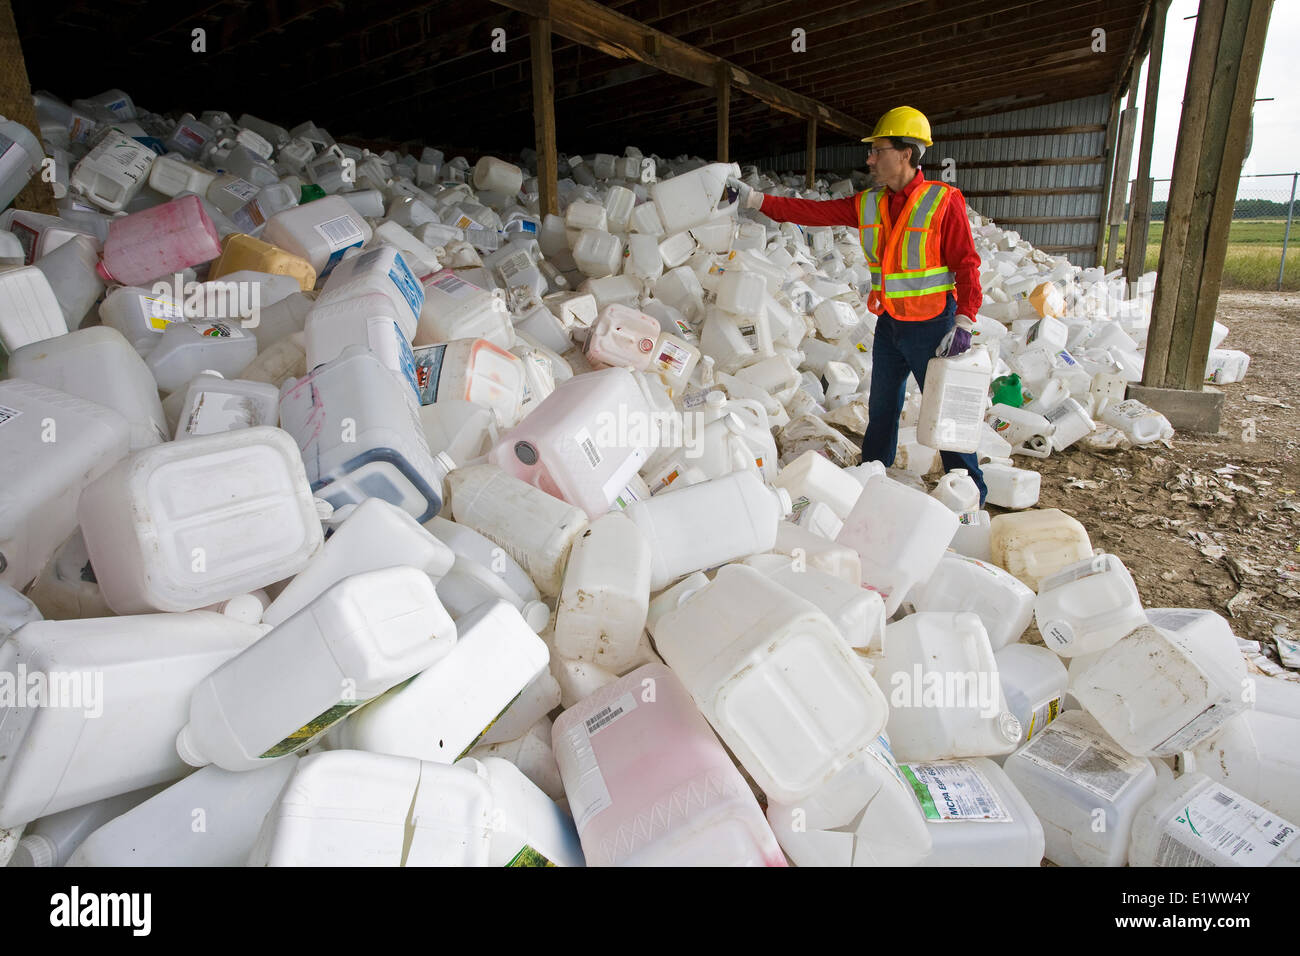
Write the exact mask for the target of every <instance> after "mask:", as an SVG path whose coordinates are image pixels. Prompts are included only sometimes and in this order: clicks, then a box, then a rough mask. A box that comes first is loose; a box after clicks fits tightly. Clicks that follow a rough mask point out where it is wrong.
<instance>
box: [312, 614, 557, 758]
mask: <svg viewBox="0 0 1300 956" xmlns="http://www.w3.org/2000/svg"><path fill="white" fill-rule="evenodd" d="M455 635H456V640H455V644H454V645H452V646H451V647H450V648H449V649H448V650H447V651H446V653H445V654H444V655H443V656H442V657H441V658H440V659H439V660H437V661H435V662H434V663H433V664H432V665H431V666H429V667H427V668H425V669H423V672H422V673H420V674H417V675H416V676H415V677H414V679H413V680H410V681H408V682H405V683H403V684H402V685H400V686H398V687H394V688H393V689H392V690H390V691H388V692H387V693H386V694H384V695H382V696H381V697H379V698H378V699H377V700H374V701H372V702H371V703H370V704H368V705H367V706H366V707H365V708H364V709H362V710H360V711H358V712H357V713H355V714H353V715H352V716H351V717H349V718H348V719H347V721H346V722H345V723H343V724H342V725H340V726H339V727H338V728H337V729H336V731H335V732H334V733H333V734H332V735H331V736H332V738H333V739H334V741H335V742H336V743H337V745H338V746H339V747H340V748H341V749H345V750H368V751H371V752H373V753H389V754H397V755H400V756H405V757H418V758H419V759H421V760H429V761H432V762H434V763H453V762H455V761H456V760H459V759H460V758H461V757H463V756H465V755H466V754H467V753H469V751H471V750H472V749H474V747H475V746H476V745H477V744H478V742H479V740H480V739H481V738H482V737H483V735H484V734H485V733H486V732H487V730H488V728H490V727H491V726H492V724H493V723H494V722H495V721H496V720H497V718H498V717H500V716H501V714H502V713H504V712H505V711H506V709H507V708H508V707H509V706H510V704H511V702H512V701H513V700H514V699H515V698H516V697H518V696H519V694H520V693H522V692H523V690H524V688H526V687H527V686H528V685H529V684H530V683H531V682H532V681H533V680H534V679H535V678H536V677H538V676H539V675H540V674H542V673H544V672H545V671H546V666H547V663H548V661H549V660H550V655H549V652H548V650H547V647H546V644H545V643H543V641H542V639H541V638H539V637H538V636H537V635H536V634H535V633H534V632H533V630H532V628H530V627H529V626H528V624H527V623H526V622H525V621H524V619H523V618H522V617H521V616H520V615H519V612H518V611H517V610H515V609H514V608H513V607H511V606H510V605H509V604H508V603H506V602H505V601H493V602H489V603H485V604H482V605H480V606H479V607H478V608H475V609H474V610H473V611H471V612H470V613H469V614H466V615H463V616H462V617H461V618H460V619H459V620H458V621H457V622H456V625H455Z"/></svg>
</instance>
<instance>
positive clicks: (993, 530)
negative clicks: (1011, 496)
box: [989, 508, 1092, 591]
mask: <svg viewBox="0 0 1300 956" xmlns="http://www.w3.org/2000/svg"><path fill="white" fill-rule="evenodd" d="M989 547H990V549H991V550H992V552H993V563H994V564H996V565H997V566H998V567H1001V568H1005V569H1006V570H1008V571H1010V572H1011V573H1012V574H1014V575H1015V576H1016V577H1018V578H1019V579H1020V580H1021V581H1024V582H1025V584H1027V585H1029V587H1030V588H1032V589H1034V590H1035V591H1037V590H1038V582H1039V581H1041V580H1043V579H1044V578H1047V577H1050V576H1051V575H1053V574H1055V573H1056V572H1057V571H1059V570H1061V569H1062V568H1065V567H1068V566H1069V565H1072V564H1074V563H1075V562H1077V561H1082V560H1084V559H1085V558H1090V557H1091V556H1092V542H1091V541H1089V540H1088V532H1087V530H1086V529H1085V528H1084V527H1083V525H1082V524H1080V523H1079V522H1078V520H1077V519H1075V518H1073V517H1071V516H1070V515H1067V514H1066V513H1065V512H1064V511H1060V510H1059V509H1057V508H1044V509H1038V510H1035V511H1022V512H1018V513H1016V514H1004V515H997V516H996V517H995V518H994V519H993V521H992V523H991V525H990V532H989Z"/></svg>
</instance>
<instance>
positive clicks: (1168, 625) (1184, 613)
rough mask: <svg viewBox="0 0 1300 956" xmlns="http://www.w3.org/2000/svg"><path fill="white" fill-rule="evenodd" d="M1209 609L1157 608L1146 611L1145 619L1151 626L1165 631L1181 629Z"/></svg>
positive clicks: (1194, 621)
mask: <svg viewBox="0 0 1300 956" xmlns="http://www.w3.org/2000/svg"><path fill="white" fill-rule="evenodd" d="M1209 613H1213V612H1210V611H1198V610H1196V609H1195V608H1168V607H1167V608H1159V609H1157V610H1154V611H1150V610H1149V611H1147V612H1146V615H1147V620H1148V621H1150V622H1151V626H1152V627H1158V628H1161V629H1162V630H1166V631H1181V630H1182V629H1183V628H1185V627H1186V626H1187V625H1188V624H1194V623H1196V622H1197V621H1199V620H1200V619H1201V618H1202V617H1204V616H1205V615H1206V614H1209Z"/></svg>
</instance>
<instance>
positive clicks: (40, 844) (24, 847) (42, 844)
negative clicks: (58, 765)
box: [0, 116, 58, 866]
mask: <svg viewBox="0 0 1300 956" xmlns="http://www.w3.org/2000/svg"><path fill="white" fill-rule="evenodd" d="M2 119H4V117H3V116H0V120H2ZM57 858H58V854H57V852H56V848H55V846H54V841H53V840H51V839H50V838H49V837H47V836H44V835H42V834H40V833H29V834H28V835H27V836H25V837H23V838H22V839H21V840H19V841H18V847H17V849H15V850H14V855H13V859H12V860H11V861H10V862H9V865H10V866H54V865H55V864H54V861H55V860H56V859H57Z"/></svg>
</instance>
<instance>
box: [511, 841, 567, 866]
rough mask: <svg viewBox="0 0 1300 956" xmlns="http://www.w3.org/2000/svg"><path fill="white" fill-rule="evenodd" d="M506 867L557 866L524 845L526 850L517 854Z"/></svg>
mask: <svg viewBox="0 0 1300 956" xmlns="http://www.w3.org/2000/svg"><path fill="white" fill-rule="evenodd" d="M506 866H555V864H554V863H552V862H551V861H550V860H548V859H547V858H546V857H544V856H542V855H541V854H540V853H538V852H537V851H536V850H534V849H533V848H532V847H530V846H528V845H527V844H524V848H523V849H522V850H520V851H519V852H518V853H516V854H515V855H514V857H513V858H512V859H511V860H510V862H509V863H507V864H506Z"/></svg>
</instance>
